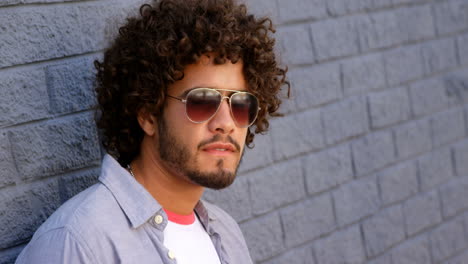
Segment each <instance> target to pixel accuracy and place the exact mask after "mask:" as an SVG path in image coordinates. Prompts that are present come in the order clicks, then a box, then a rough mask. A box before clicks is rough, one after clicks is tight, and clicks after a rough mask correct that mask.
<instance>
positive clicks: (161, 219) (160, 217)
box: [154, 215, 163, 225]
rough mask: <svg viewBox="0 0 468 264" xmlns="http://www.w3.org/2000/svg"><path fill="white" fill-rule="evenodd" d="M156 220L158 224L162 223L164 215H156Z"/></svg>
mask: <svg viewBox="0 0 468 264" xmlns="http://www.w3.org/2000/svg"><path fill="white" fill-rule="evenodd" d="M154 222H155V223H156V224H157V225H159V224H161V223H162V222H163V217H162V216H161V215H156V216H155V217H154Z"/></svg>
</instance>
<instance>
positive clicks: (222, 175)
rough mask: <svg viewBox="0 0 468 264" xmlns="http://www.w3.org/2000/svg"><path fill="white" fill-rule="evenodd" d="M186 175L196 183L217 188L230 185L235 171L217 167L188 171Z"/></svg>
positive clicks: (234, 176)
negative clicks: (208, 170)
mask: <svg viewBox="0 0 468 264" xmlns="http://www.w3.org/2000/svg"><path fill="white" fill-rule="evenodd" d="M187 177H188V178H189V179H190V181H192V182H193V183H195V184H197V185H200V186H203V187H206V188H210V189H215V190H219V189H223V188H226V187H228V186H230V185H231V184H232V183H233V182H234V179H235V178H236V173H235V171H232V170H225V169H218V170H216V171H212V172H200V171H196V172H189V173H188V174H187Z"/></svg>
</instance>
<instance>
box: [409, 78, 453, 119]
mask: <svg viewBox="0 0 468 264" xmlns="http://www.w3.org/2000/svg"><path fill="white" fill-rule="evenodd" d="M409 92H410V97H411V103H412V105H411V106H412V111H413V114H414V115H415V116H422V115H427V114H430V113H432V112H436V111H440V110H442V109H444V108H446V107H447V106H448V103H449V98H448V94H447V91H446V87H445V84H444V82H443V81H442V80H441V79H429V80H423V81H420V82H416V83H414V84H412V85H411V86H410V90H409Z"/></svg>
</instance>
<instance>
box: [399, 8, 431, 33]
mask: <svg viewBox="0 0 468 264" xmlns="http://www.w3.org/2000/svg"><path fill="white" fill-rule="evenodd" d="M395 14H396V17H397V21H398V24H399V28H400V30H401V32H402V33H403V34H404V36H405V38H406V40H407V41H417V40H423V39H427V38H431V37H434V36H435V29H434V21H433V18H432V13H431V6H430V5H422V6H416V7H407V8H402V9H398V10H397V11H396V13H395Z"/></svg>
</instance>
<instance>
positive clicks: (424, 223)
mask: <svg viewBox="0 0 468 264" xmlns="http://www.w3.org/2000/svg"><path fill="white" fill-rule="evenodd" d="M403 213H404V214H405V219H406V232H407V234H408V235H409V236H412V235H414V234H416V233H418V232H420V231H422V230H424V229H425V228H428V227H430V226H433V225H435V224H438V223H440V221H442V216H441V213H440V203H439V197H438V194H437V191H432V192H429V193H423V194H421V195H419V196H416V197H413V198H411V199H409V200H407V201H406V202H405V203H404V204H403ZM397 263H400V262H397ZM415 263H426V262H415Z"/></svg>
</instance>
